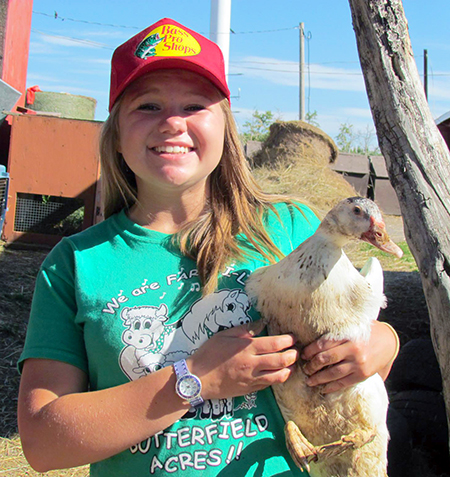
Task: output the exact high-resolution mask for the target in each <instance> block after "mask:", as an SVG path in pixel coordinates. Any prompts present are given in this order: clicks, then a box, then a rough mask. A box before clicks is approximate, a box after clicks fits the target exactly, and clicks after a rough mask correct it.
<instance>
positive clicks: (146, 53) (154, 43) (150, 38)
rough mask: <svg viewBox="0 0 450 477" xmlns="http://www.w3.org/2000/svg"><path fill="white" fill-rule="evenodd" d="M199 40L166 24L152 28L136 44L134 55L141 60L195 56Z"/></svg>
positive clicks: (198, 50)
mask: <svg viewBox="0 0 450 477" xmlns="http://www.w3.org/2000/svg"><path fill="white" fill-rule="evenodd" d="M200 51H201V47H200V44H199V42H198V41H197V40H196V39H195V38H194V37H193V36H192V35H191V34H190V33H188V32H187V31H185V30H183V29H182V28H180V27H176V26H174V25H170V24H166V25H160V26H159V27H157V28H155V29H154V30H152V31H151V32H150V33H149V34H148V35H147V36H146V37H145V38H144V39H143V40H142V41H141V42H140V43H139V45H138V47H137V48H136V51H135V53H134V54H135V55H136V56H137V57H138V58H142V59H143V60H145V59H147V58H149V57H154V56H156V57H158V56H161V57H170V56H196V55H198V54H199V53H200Z"/></svg>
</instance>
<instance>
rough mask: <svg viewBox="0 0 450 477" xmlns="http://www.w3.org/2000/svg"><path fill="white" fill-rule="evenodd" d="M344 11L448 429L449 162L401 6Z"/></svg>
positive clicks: (384, 0)
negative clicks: (416, 282) (409, 257)
mask: <svg viewBox="0 0 450 477" xmlns="http://www.w3.org/2000/svg"><path fill="white" fill-rule="evenodd" d="M349 3H350V8H351V11H352V19H353V27H354V30H355V34H356V40H357V45H358V51H359V57H360V61H361V67H362V70H363V73H364V79H365V83H366V89H367V94H368V97H369V102H370V107H371V110H372V115H373V118H374V121H375V126H376V129H377V135H378V141H379V144H380V148H381V152H382V153H383V155H384V157H385V160H386V164H387V168H388V171H389V178H390V181H391V183H392V185H393V187H394V188H395V191H396V193H397V196H398V199H399V202H400V207H401V211H402V215H403V219H404V224H405V235H406V239H407V242H408V245H409V247H410V249H411V251H412V253H413V255H414V258H415V259H416V262H417V265H418V267H419V271H420V275H421V278H422V285H423V288H424V294H425V298H426V301H427V305H428V310H429V313H430V322H431V338H432V340H433V344H434V348H435V351H436V355H437V358H438V361H439V366H440V368H441V373H442V380H443V387H444V399H445V403H446V408H447V421H448V422H449V416H450V277H449V275H450V154H449V150H448V148H447V145H446V144H445V142H444V140H443V138H442V136H441V134H440V132H439V130H438V129H437V127H436V125H435V122H434V120H433V118H432V116H431V112H430V110H429V108H428V104H427V101H426V98H425V94H424V89H423V87H422V84H421V82H420V78H419V74H418V71H417V67H416V63H415V61H414V57H413V52H412V48H411V43H410V39H409V35H408V25H407V21H406V18H405V14H404V11H403V5H402V3H401V1H400V0H370V1H369V0H349ZM407 319H408V317H407V316H405V320H407ZM449 429H450V425H449Z"/></svg>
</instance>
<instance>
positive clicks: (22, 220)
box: [14, 193, 84, 236]
mask: <svg viewBox="0 0 450 477" xmlns="http://www.w3.org/2000/svg"><path fill="white" fill-rule="evenodd" d="M83 218H84V202H83V200H82V199H74V198H69V197H54V196H46V195H39V194H25V193H18V194H17V199H16V213H15V217H14V230H15V231H16V232H33V233H40V234H47V235H61V236H66V235H71V234H74V233H76V232H79V231H81V230H82V225H83Z"/></svg>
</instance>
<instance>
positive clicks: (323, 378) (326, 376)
mask: <svg viewBox="0 0 450 477" xmlns="http://www.w3.org/2000/svg"><path fill="white" fill-rule="evenodd" d="M352 374H353V366H352V365H351V364H349V363H341V364H336V365H334V366H330V367H329V368H326V369H324V370H322V371H319V372H318V373H315V374H314V375H313V376H309V377H308V378H306V384H307V385H308V386H318V385H320V384H331V383H334V386H338V389H340V387H343V386H342V384H343V383H346V382H347V380H348V379H347V378H348V377H349V376H351V375H352ZM337 381H339V383H337ZM355 382H357V381H355ZM352 384H354V383H352ZM339 386H340V387H339Z"/></svg>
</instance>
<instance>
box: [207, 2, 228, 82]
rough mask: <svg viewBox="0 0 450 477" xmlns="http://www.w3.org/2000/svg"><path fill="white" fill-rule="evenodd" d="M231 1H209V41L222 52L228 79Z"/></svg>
mask: <svg viewBox="0 0 450 477" xmlns="http://www.w3.org/2000/svg"><path fill="white" fill-rule="evenodd" d="M230 24H231V0H211V19H210V24H209V25H210V27H209V28H210V32H209V39H210V40H211V41H213V42H214V43H217V44H218V45H219V46H220V49H221V50H222V54H223V59H224V62H225V74H226V76H227V78H228V59H229V56H230Z"/></svg>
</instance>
